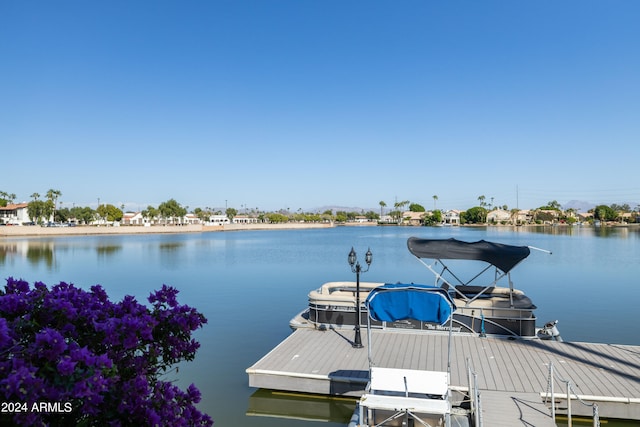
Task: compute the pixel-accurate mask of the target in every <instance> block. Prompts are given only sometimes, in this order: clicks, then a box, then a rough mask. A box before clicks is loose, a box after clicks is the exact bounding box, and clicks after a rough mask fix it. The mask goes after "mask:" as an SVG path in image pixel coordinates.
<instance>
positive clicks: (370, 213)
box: [364, 211, 380, 220]
mask: <svg viewBox="0 0 640 427" xmlns="http://www.w3.org/2000/svg"><path fill="white" fill-rule="evenodd" d="M364 216H366V217H367V219H369V220H378V219H380V216H379V215H378V214H377V213H375V212H374V211H368V212H365V214H364Z"/></svg>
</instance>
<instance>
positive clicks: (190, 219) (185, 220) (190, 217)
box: [181, 213, 200, 225]
mask: <svg viewBox="0 0 640 427" xmlns="http://www.w3.org/2000/svg"><path fill="white" fill-rule="evenodd" d="M181 223H182V224H188V225H193V224H200V218H198V217H197V216H196V215H195V214H192V213H188V214H186V215H185V216H183V217H182V221H181Z"/></svg>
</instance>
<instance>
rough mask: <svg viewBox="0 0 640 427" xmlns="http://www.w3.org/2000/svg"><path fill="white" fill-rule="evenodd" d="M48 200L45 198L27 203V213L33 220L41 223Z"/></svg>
mask: <svg viewBox="0 0 640 427" xmlns="http://www.w3.org/2000/svg"><path fill="white" fill-rule="evenodd" d="M45 208H46V202H45V201H43V200H33V201H31V202H29V204H28V205H27V215H29V219H31V221H33V222H35V223H38V224H40V223H41V222H42V220H43V218H45V210H46V209H45Z"/></svg>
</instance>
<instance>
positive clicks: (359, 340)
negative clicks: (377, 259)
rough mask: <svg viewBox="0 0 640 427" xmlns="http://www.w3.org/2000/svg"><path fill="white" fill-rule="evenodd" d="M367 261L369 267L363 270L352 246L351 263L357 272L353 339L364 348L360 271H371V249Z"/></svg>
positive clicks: (358, 346)
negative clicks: (361, 325) (361, 327)
mask: <svg viewBox="0 0 640 427" xmlns="http://www.w3.org/2000/svg"><path fill="white" fill-rule="evenodd" d="M364 260H365V262H366V263H367V269H366V270H363V269H362V267H361V266H360V262H359V261H358V256H357V255H356V251H354V250H353V247H351V252H349V257H348V261H349V265H350V266H351V271H352V272H353V273H356V336H355V339H354V341H353V347H354V348H362V347H363V346H362V338H361V337H360V273H366V272H367V271H369V267H370V266H371V261H372V260H373V254H372V253H371V249H367V253H366V254H365V257H364Z"/></svg>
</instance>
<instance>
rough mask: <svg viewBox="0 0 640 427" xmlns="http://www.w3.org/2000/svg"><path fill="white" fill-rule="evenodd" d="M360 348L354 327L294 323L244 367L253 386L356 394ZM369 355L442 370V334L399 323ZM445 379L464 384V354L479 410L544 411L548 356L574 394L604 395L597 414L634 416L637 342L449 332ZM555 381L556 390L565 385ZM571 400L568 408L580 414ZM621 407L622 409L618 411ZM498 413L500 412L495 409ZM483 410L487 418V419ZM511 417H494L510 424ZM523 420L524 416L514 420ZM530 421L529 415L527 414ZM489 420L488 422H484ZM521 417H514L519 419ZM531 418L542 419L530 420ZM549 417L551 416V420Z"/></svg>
mask: <svg viewBox="0 0 640 427" xmlns="http://www.w3.org/2000/svg"><path fill="white" fill-rule="evenodd" d="M362 335H363V344H364V345H365V348H362V349H355V348H353V347H352V346H351V340H352V339H353V331H349V330H340V331H335V330H328V331H324V332H323V331H317V330H311V329H299V330H296V331H295V332H293V333H292V334H291V335H290V336H289V337H287V338H286V339H285V340H284V341H283V342H281V343H280V344H279V345H278V346H277V347H275V348H274V349H273V350H272V351H271V352H269V353H268V354H267V355H265V356H264V357H263V358H262V359H260V360H259V361H258V362H256V363H255V364H254V365H253V366H251V367H250V368H248V369H247V370H246V371H247V374H248V375H249V385H250V386H251V387H257V388H266V389H275V390H287V391H296V392H304V393H315V394H326V395H347V396H360V395H362V394H363V392H364V388H365V386H366V384H367V382H368V377H369V372H368V366H369V365H368V360H367V349H366V346H367V337H366V334H362ZM372 339H373V340H374V342H373V344H374V345H373V349H374V354H373V357H374V362H375V363H376V365H377V366H383V367H388V368H398V369H420V370H429V371H446V361H447V335H446V334H425V333H412V332H408V331H407V332H405V331H397V330H396V331H380V330H374V331H372ZM451 350H452V358H451V380H450V384H451V385H452V386H453V387H456V388H462V389H466V388H467V385H468V384H467V376H466V363H465V361H466V359H467V358H469V359H470V360H471V363H472V366H473V368H474V369H475V371H476V372H477V374H478V382H479V387H480V393H481V399H482V401H483V405H487V406H484V407H483V408H484V409H483V413H486V414H485V415H484V416H485V417H490V416H493V415H495V414H494V413H495V412H496V411H494V410H493V409H491V406H490V405H491V404H492V403H491V402H495V401H496V399H498V398H499V400H501V401H502V403H497V404H496V405H499V406H500V407H503V406H504V405H505V402H508V404H510V405H511V406H513V407H514V412H513V414H512V415H511V416H510V417H512V416H516V415H518V414H520V416H522V414H523V413H524V412H523V410H524V409H528V412H527V414H529V416H534V415H536V416H539V417H543V418H544V417H546V418H547V419H548V420H550V415H549V410H548V409H547V410H546V412H545V413H543V412H544V408H546V407H545V406H544V405H542V403H541V402H542V397H541V394H542V396H544V393H545V392H546V391H547V379H548V369H549V363H550V362H553V364H554V368H555V370H556V372H557V373H558V374H559V375H560V376H562V377H563V378H566V379H570V380H571V381H572V383H573V385H574V388H575V390H576V392H577V394H578V395H579V396H581V397H582V398H583V399H584V400H588V401H603V402H604V401H608V402H610V405H609V404H607V405H603V406H602V407H601V410H600V415H601V416H602V417H620V418H628V419H640V346H626V345H615V344H596V343H578V342H576V343H572V342H555V341H540V340H532V341H524V340H505V339H493V338H479V337H474V336H468V335H462V334H460V335H454V336H453V337H452V348H451ZM563 387H564V386H561V385H560V384H556V387H555V391H556V393H565V390H564V388H563ZM578 406H581V405H578V404H576V403H574V404H573V406H572V407H573V409H574V411H573V413H574V415H575V414H578V409H579V408H578ZM621 414H622V416H620V415H621ZM500 416H501V417H504V416H506V414H503V415H500ZM486 419H487V418H485V420H486ZM516 420H517V419H514V418H510V419H506V420H505V421H504V424H499V422H500V421H498V420H496V421H494V422H495V424H494V423H492V424H490V425H498V426H499V425H516V424H514V423H515V422H516ZM519 422H522V421H519ZM527 422H530V421H527ZM485 425H487V424H485ZM518 425H519V424H518ZM530 425H545V424H541V423H540V422H536V423H533V424H530ZM550 425H553V424H550Z"/></svg>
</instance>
